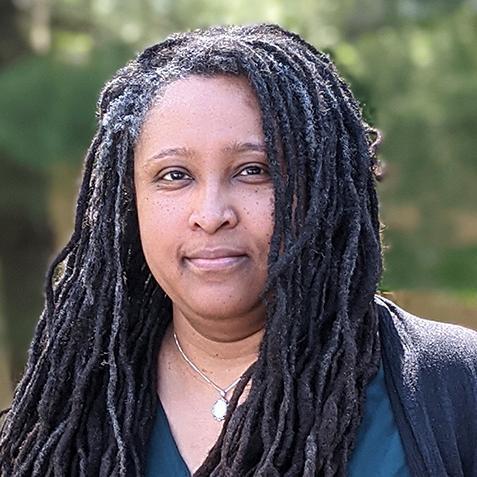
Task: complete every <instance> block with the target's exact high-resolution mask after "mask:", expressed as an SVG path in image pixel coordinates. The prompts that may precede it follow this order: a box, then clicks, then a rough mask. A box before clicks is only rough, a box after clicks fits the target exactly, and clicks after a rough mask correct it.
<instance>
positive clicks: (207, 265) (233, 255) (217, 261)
mask: <svg viewBox="0 0 477 477" xmlns="http://www.w3.org/2000/svg"><path fill="white" fill-rule="evenodd" d="M247 259H248V256H247V255H246V254H245V253H243V252H242V251H239V250H226V249H222V250H220V249H215V250H213V249H202V250H198V251H196V252H193V253H191V254H190V255H189V256H186V257H184V260H185V262H186V264H187V265H190V266H191V267H192V268H193V269H195V270H197V271H203V272H211V271H215V272H217V271H230V270H233V269H234V268H237V267H239V266H241V265H242V264H243V263H244V262H245V261H246V260H247Z"/></svg>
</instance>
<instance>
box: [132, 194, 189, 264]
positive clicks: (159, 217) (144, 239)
mask: <svg viewBox="0 0 477 477" xmlns="http://www.w3.org/2000/svg"><path fill="white" fill-rule="evenodd" d="M137 210H138V220H139V232H140V238H141V244H142V247H143V250H144V254H145V255H146V260H147V262H148V264H149V266H150V267H151V268H155V267H154V264H156V266H157V264H158V263H159V262H161V265H162V264H164V265H165V264H166V263H167V262H168V261H169V260H170V259H173V258H175V253H174V252H175V249H176V248H177V245H178V243H177V241H178V237H180V236H181V234H183V232H184V230H183V226H182V224H184V210H183V208H181V207H180V204H177V203H171V202H168V201H159V200H157V199H154V198H152V197H138V205H137Z"/></svg>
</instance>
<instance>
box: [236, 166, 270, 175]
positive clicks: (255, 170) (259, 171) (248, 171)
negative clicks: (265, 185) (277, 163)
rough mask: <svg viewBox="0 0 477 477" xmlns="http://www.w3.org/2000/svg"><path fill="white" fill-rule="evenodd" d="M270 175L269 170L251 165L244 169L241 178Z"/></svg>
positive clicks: (240, 173)
mask: <svg viewBox="0 0 477 477" xmlns="http://www.w3.org/2000/svg"><path fill="white" fill-rule="evenodd" d="M266 174H268V170H267V169H266V168H265V167H262V166H259V165H256V164H254V165H251V166H247V167H244V168H243V169H242V170H241V171H240V172H239V174H238V175H239V176H259V175H266Z"/></svg>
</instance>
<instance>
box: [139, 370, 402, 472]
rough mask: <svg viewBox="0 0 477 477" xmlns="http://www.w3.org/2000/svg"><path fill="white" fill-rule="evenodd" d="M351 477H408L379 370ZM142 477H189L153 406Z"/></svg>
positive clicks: (164, 420) (371, 385)
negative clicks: (145, 462)
mask: <svg viewBox="0 0 477 477" xmlns="http://www.w3.org/2000/svg"><path fill="white" fill-rule="evenodd" d="M348 475H349V476H351V477H364V476H366V477H410V473H409V469H408V466H407V464H406V457H405V455H404V449H403V446H402V442H401V437H400V436H399V432H398V429H397V427H396V423H395V421H394V416H393V412H392V409H391V403H390V401H389V396H388V392H387V389H386V385H385V383H384V372H383V369H382V366H381V368H380V369H379V372H378V374H377V375H376V376H375V377H374V379H373V380H372V381H371V382H370V383H369V385H368V388H367V390H366V405H365V410H364V416H363V421H362V423H361V425H360V428H359V430H358V436H357V440H356V446H355V450H354V451H353V454H352V456H351V459H350V462H349V464H348ZM146 477H190V472H189V470H188V469H187V466H186V464H185V462H184V460H183V459H182V456H181V455H180V453H179V450H178V449H177V445H176V443H175V442H174V438H173V436H172V433H171V430H170V427H169V423H168V422H167V417H166V414H165V413H164V409H163V408H162V405H161V404H160V403H159V404H158V406H157V413H156V419H155V422H154V427H153V431H152V435H151V439H150V444H149V449H148V455H147V466H146Z"/></svg>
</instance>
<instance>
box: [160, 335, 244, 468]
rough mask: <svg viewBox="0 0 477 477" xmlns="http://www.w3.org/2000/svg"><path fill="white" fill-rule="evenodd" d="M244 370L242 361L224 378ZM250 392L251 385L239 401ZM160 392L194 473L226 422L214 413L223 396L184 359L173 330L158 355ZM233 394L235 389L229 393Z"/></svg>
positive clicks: (173, 430)
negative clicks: (214, 407)
mask: <svg viewBox="0 0 477 477" xmlns="http://www.w3.org/2000/svg"><path fill="white" fill-rule="evenodd" d="M243 371H244V369H243V365H241V366H239V367H237V369H232V370H230V378H225V379H229V380H230V381H233V377H236V376H240V374H241V373H242V372H243ZM210 377H212V378H214V377H215V376H210ZM218 381H219V382H220V377H219V378H218ZM224 382H227V381H224ZM247 387H248V386H247ZM247 392H248V389H246V391H245V392H244V394H243V396H242V397H241V399H240V401H243V399H244V398H245V396H246V394H247ZM157 393H158V396H159V398H160V400H161V403H162V406H163V408H164V411H165V413H166V416H167V419H168V421H169V426H170V428H171V432H172V435H173V437H174V440H175V442H176V444H177V447H178V449H179V452H180V454H181V456H182V458H183V459H184V461H185V463H186V464H187V467H188V468H189V470H190V471H191V472H192V473H193V472H195V471H196V470H197V469H198V468H199V467H200V466H201V464H202V463H203V462H204V460H205V459H206V457H207V455H208V453H209V451H210V449H211V448H212V447H213V446H214V444H215V442H216V441H217V439H218V437H219V434H220V432H221V430H222V425H223V423H222V422H219V421H217V420H215V419H214V417H213V415H212V406H213V405H214V403H215V402H216V401H217V399H219V397H220V396H219V393H218V392H217V391H216V390H215V389H214V388H213V387H211V386H210V385H209V384H207V383H206V382H204V380H203V379H202V378H201V377H200V376H199V375H198V374H197V373H196V372H195V371H193V370H192V369H191V368H190V367H189V366H188V365H187V363H185V362H184V360H183V359H182V357H181V356H180V354H179V353H178V352H177V348H176V347H175V345H174V343H173V340H171V337H170V334H169V336H168V335H166V336H165V338H164V340H163V343H162V346H161V350H160V353H159V357H158V388H157ZM231 394H232V391H231V392H230V393H229V394H228V395H227V397H229V398H230V396H231Z"/></svg>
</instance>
